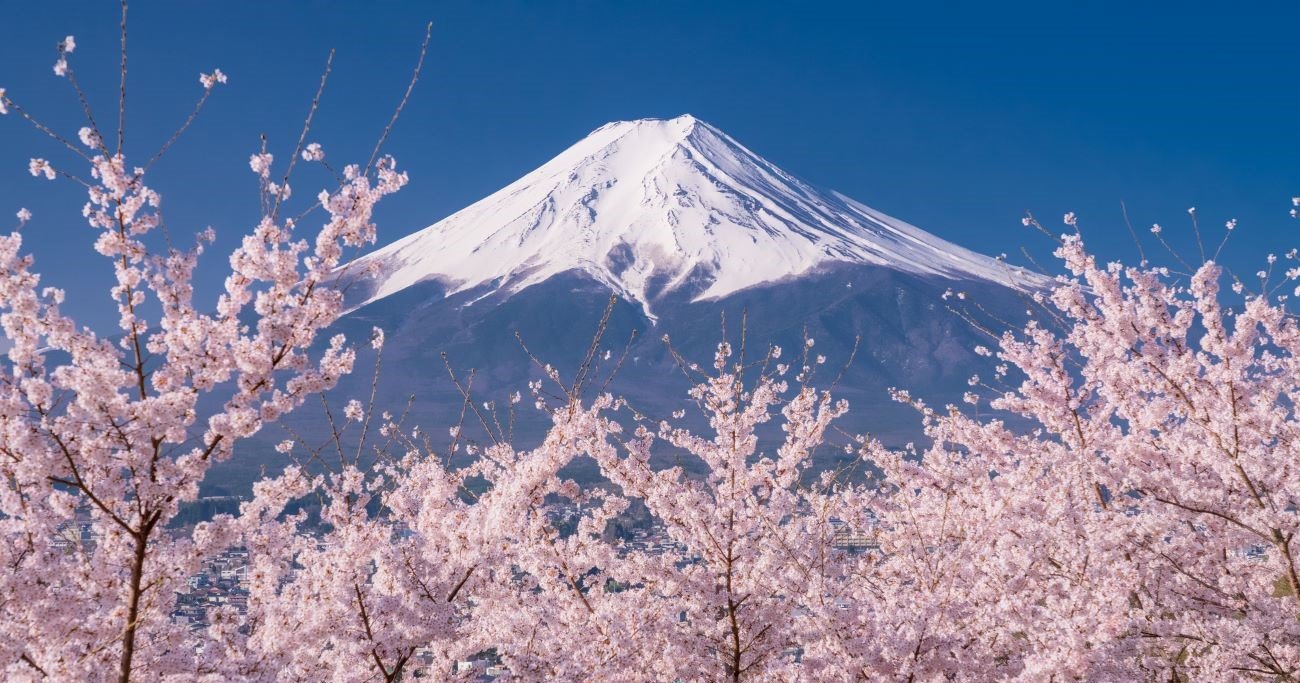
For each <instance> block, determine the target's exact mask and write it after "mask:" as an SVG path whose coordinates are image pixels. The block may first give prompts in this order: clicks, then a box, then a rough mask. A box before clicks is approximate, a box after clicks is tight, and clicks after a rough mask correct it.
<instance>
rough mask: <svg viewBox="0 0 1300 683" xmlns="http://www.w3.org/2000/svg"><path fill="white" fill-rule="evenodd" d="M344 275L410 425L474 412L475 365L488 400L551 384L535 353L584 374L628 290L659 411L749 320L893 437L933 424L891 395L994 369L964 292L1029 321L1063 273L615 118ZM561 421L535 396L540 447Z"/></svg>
mask: <svg viewBox="0 0 1300 683" xmlns="http://www.w3.org/2000/svg"><path fill="white" fill-rule="evenodd" d="M338 280H339V282H340V283H342V284H343V286H344V287H346V302H347V306H348V307H349V313H348V314H347V315H346V316H345V317H344V318H343V319H342V320H340V321H339V322H337V323H336V327H337V328H338V329H339V331H341V332H344V333H346V334H347V335H348V336H349V338H352V339H365V338H367V336H368V335H369V333H370V329H371V327H372V326H377V327H379V328H381V329H383V330H384V331H385V333H386V336H387V342H386V345H385V347H384V361H383V363H384V372H383V374H382V376H381V378H380V390H379V394H378V395H379V396H381V397H385V396H387V397H391V399H392V401H393V405H389V406H381V408H389V409H392V410H393V412H394V413H396V412H399V411H400V410H403V409H405V408H406V401H407V397H412V398H411V399H410V400H411V401H412V403H411V404H410V410H411V411H412V412H411V418H410V419H411V421H412V422H413V423H414V424H420V425H422V426H424V427H426V428H429V427H436V426H439V425H441V426H446V425H449V424H454V423H455V421H456V420H457V419H458V416H459V415H460V412H461V409H462V401H463V398H462V396H461V395H460V393H459V392H458V390H457V389H456V388H455V387H454V386H453V385H452V383H451V382H450V381H449V379H448V374H447V371H448V369H449V367H450V369H452V370H453V371H455V372H456V374H457V376H458V377H459V378H460V379H461V381H462V382H464V381H468V380H469V378H470V377H472V378H473V380H472V381H473V393H474V395H475V401H488V400H494V399H495V400H498V404H501V405H503V404H502V403H501V401H500V399H503V398H504V397H505V396H506V395H508V394H509V393H511V392H514V391H516V390H519V389H522V388H525V387H526V384H527V382H529V381H530V380H534V379H538V378H540V377H541V371H540V370H539V368H538V367H537V364H536V363H534V362H533V360H532V359H533V358H537V359H540V360H541V361H542V362H544V363H550V364H552V365H554V366H555V367H557V368H559V369H560V370H561V371H562V372H564V373H565V374H566V376H572V373H573V372H574V371H575V370H576V369H577V368H578V367H579V366H580V365H581V364H582V362H583V359H584V357H585V356H586V352H587V349H588V348H589V346H590V343H591V339H592V335H593V333H594V332H595V330H596V329H597V327H598V326H599V325H600V322H601V318H602V314H603V312H604V311H605V308H606V305H607V303H608V302H609V301H610V298H611V295H613V296H614V297H615V300H616V303H615V304H614V307H613V309H612V312H611V314H610V317H609V318H608V320H607V321H606V323H607V324H606V331H605V336H604V338H603V342H602V349H601V351H602V353H600V354H599V355H598V358H603V357H604V353H603V351H605V350H608V351H611V356H612V358H613V359H614V360H617V358H618V357H619V356H621V355H623V354H624V352H626V361H625V362H624V363H623V364H622V365H621V366H620V369H619V371H618V373H617V375H615V376H614V378H613V380H612V382H610V383H609V385H608V389H609V390H610V391H613V392H615V393H617V394H620V395H623V396H626V397H627V398H628V400H629V401H630V403H631V404H632V405H633V406H634V407H635V408H637V409H638V410H639V411H641V412H642V413H643V414H646V415H649V416H651V417H656V418H658V417H666V416H667V415H668V414H669V413H671V412H673V411H674V410H675V409H677V408H678V407H681V406H682V405H683V403H684V401H685V400H687V399H686V389H687V388H688V387H689V386H690V384H691V380H690V379H688V377H687V375H688V374H689V373H688V372H684V371H683V369H682V367H681V366H680V364H679V358H683V357H684V358H685V359H687V360H688V361H693V362H697V363H699V364H700V365H702V366H707V365H708V364H709V363H708V362H709V361H710V360H711V359H712V353H713V349H714V348H715V346H716V344H717V343H718V342H719V341H720V340H721V339H722V338H723V337H724V336H726V337H728V338H729V339H730V340H731V341H732V342H733V343H734V342H737V341H738V340H739V338H740V336H741V334H742V330H741V328H742V325H743V327H744V330H743V335H744V338H745V341H746V343H748V344H749V346H750V348H751V349H754V348H763V347H764V346H765V345H766V344H769V343H770V344H778V345H781V346H783V347H785V348H787V349H798V348H801V347H802V344H803V341H804V336H805V335H807V336H808V337H811V338H813V339H815V343H816V354H818V355H825V356H826V357H827V359H828V360H827V363H826V365H825V366H822V367H823V368H824V369H823V370H822V372H823V376H822V378H821V379H822V380H825V381H830V380H832V379H834V378H835V377H836V376H837V375H839V376H840V379H839V382H838V384H837V386H836V388H835V392H836V394H837V395H839V396H841V397H844V398H847V399H849V401H850V404H851V406H852V408H851V412H850V414H849V415H848V416H847V417H846V418H845V419H844V420H843V421H842V422H841V426H842V427H843V428H844V429H845V430H847V431H850V432H854V433H863V432H871V433H872V434H873V435H874V436H876V437H878V438H881V439H882V440H884V441H885V442H886V443H892V444H901V443H904V442H906V441H911V440H915V439H918V438H919V437H920V430H919V420H918V418H917V416H916V415H915V413H913V412H912V411H911V409H910V408H906V407H902V406H899V405H898V404H896V403H894V402H892V401H891V400H890V399H889V397H888V392H887V389H888V388H889V387H891V386H896V387H902V388H907V389H909V390H910V391H911V392H912V393H913V394H914V395H916V396H919V397H923V398H925V399H926V400H927V401H928V402H929V403H931V404H932V405H933V404H939V405H941V404H942V403H945V402H957V401H959V400H960V398H961V395H962V393H963V391H964V390H966V389H968V387H967V383H966V380H967V379H968V378H969V377H970V375H971V374H974V373H976V372H980V371H983V370H985V369H986V364H987V362H988V361H987V359H984V358H980V357H979V356H977V355H976V354H975V353H974V352H973V348H974V347H975V346H977V345H978V344H980V343H988V341H987V339H986V338H984V337H982V336H981V335H980V333H979V332H978V331H977V330H976V329H975V328H974V327H973V326H972V325H971V324H970V323H969V322H968V321H966V320H962V319H961V318H960V317H959V316H957V315H954V313H953V312H952V311H951V310H950V309H949V307H948V306H949V304H950V303H952V301H949V302H945V301H944V298H945V297H944V293H945V292H946V291H948V290H954V291H959V292H965V293H966V294H967V298H968V300H972V301H978V302H979V305H980V307H981V308H982V309H983V311H984V312H987V313H990V314H991V316H993V317H996V318H1000V319H1002V320H1004V321H1008V322H1010V323H1012V324H1014V323H1016V322H1017V321H1019V320H1023V318H1024V314H1025V308H1026V304H1025V302H1024V298H1025V295H1026V294H1027V293H1029V292H1032V291H1034V290H1036V289H1039V288H1041V287H1044V286H1046V285H1047V283H1048V282H1049V281H1048V280H1047V278H1045V277H1043V276H1040V275H1036V274H1033V273H1029V272H1026V271H1024V270H1022V269H1019V268H1016V267H1013V266H1010V265H1008V264H1006V263H1004V262H1002V261H1000V260H998V259H993V258H989V257H987V256H983V255H980V254H977V253H975V252H972V251H969V250H967V249H964V248H961V247H959V246H957V245H954V244H952V243H949V242H947V241H945V240H942V239H940V238H938V237H935V236H934V235H931V234H929V233H927V232H925V231H924V230H922V229H920V228H918V227H915V226H913V225H910V224H908V223H906V222H903V221H900V220H898V219H895V218H891V217H890V216H887V215H885V214H883V213H880V212H879V211H876V210H874V209H872V208H870V207H868V206H865V205H863V204H861V203H859V202H857V201H854V200H852V199H849V198H848V197H845V196H843V195H840V194H838V193H835V192H830V191H825V190H821V189H818V188H815V187H813V186H811V185H809V184H807V183H805V182H803V181H801V180H799V179H797V178H796V177H794V176H793V175H791V174H789V173H787V172H785V171H783V170H781V169H779V168H777V167H776V166H775V165H773V164H772V163H770V162H768V161H766V160H764V159H763V158H762V157H760V156H758V155H757V154H755V153H754V152H751V151H750V150H749V149H747V148H745V147H744V146H743V145H741V144H740V143H738V142H736V141H735V140H734V139H732V138H731V137H729V136H728V135H726V134H725V133H723V132H722V131H720V130H718V129H717V128H715V127H713V126H712V125H709V124H707V123H705V122H703V121H700V120H698V119H696V118H694V117H691V116H679V117H677V118H673V119H666V120H661V119H643V120H639V121H626V122H619V123H611V124H608V125H605V126H602V127H601V128H598V129H596V130H595V131H593V132H592V133H591V134H590V135H588V136H587V137H586V138H584V139H582V140H580V141H579V142H578V143H577V144H575V145H573V146H572V147H570V148H569V149H567V150H565V151H563V152H561V153H560V154H559V155H558V156H556V157H555V158H554V159H551V160H550V161H548V162H546V163H545V164H543V165H542V166H541V167H539V168H537V169H536V170H534V171H532V172H530V173H528V174H526V175H524V176H523V177H522V178H520V179H519V180H517V181H515V182H513V183H511V184H509V185H507V186H506V187H504V188H502V189H501V190H499V191H497V192H495V193H493V194H492V195H490V196H488V197H486V198H484V199H482V200H480V201H478V202H476V203H474V204H472V205H470V206H469V207H466V208H465V209H462V210H461V211H458V212H456V213H455V214H453V215H451V216H449V217H447V218H445V219H443V220H441V221H439V222H437V223H434V224H433V225H431V226H429V227H427V228H425V229H423V230H420V231H418V232H415V233H413V234H411V235H409V236H407V237H405V238H402V239H399V240H397V241H396V242H393V243H391V244H389V245H388V246H385V247H383V248H381V249H378V250H376V251H374V252H372V253H370V254H368V255H366V256H364V257H362V258H360V259H358V260H356V261H354V262H352V263H351V264H349V265H347V266H346V267H344V268H343V269H342V270H341V271H340V272H339V274H338ZM742 320H743V321H744V322H743V323H742ZM665 336H667V337H668V338H670V339H671V343H672V347H671V349H670V348H668V346H667V345H666V344H665V343H664V341H663V338H664V337H665ZM520 340H522V341H523V342H524V344H526V346H527V351H525V350H524V349H523V348H522V346H523V345H521V344H520ZM855 349H856V354H855V353H854V350H855ZM530 354H531V356H532V357H531V358H530ZM675 354H679V355H675ZM753 355H754V352H753V351H751V352H750V357H751V358H752V357H753ZM850 358H853V362H852V363H851V364H850V365H848V366H847V367H845V368H844V371H843V373H842V374H841V373H840V366H841V365H843V364H844V363H845V362H846V361H848V360H849V359H850ZM612 362H613V361H609V362H606V367H605V368H602V369H601V370H600V371H601V372H604V371H605V370H608V369H609V367H608V366H609V364H610V363H612ZM369 382H370V377H369V376H367V373H366V372H365V371H364V370H363V369H360V368H359V369H358V371H357V373H356V374H355V375H353V376H352V377H350V378H348V379H347V380H346V382H345V383H344V384H341V385H340V388H339V390H338V393H339V394H341V395H347V396H349V397H354V396H358V395H362V393H368V391H369ZM601 382H602V383H603V379H602V380H601ZM542 427H544V419H543V417H542V416H541V415H539V414H536V413H535V411H533V410H531V409H525V410H520V411H519V421H518V422H517V423H516V429H515V434H514V436H515V437H516V439H518V440H521V441H522V442H524V443H525V445H526V443H527V442H528V441H529V440H530V439H532V438H535V437H536V436H538V435H539V434H540V433H541V428H542ZM823 457H825V458H827V461H826V462H825V463H824V464H825V465H826V466H833V465H835V458H836V457H839V456H837V455H835V454H833V453H830V452H827V453H826V455H825V456H823ZM687 466H688V467H689V465H687Z"/></svg>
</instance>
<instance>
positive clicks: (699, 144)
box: [358, 114, 1032, 320]
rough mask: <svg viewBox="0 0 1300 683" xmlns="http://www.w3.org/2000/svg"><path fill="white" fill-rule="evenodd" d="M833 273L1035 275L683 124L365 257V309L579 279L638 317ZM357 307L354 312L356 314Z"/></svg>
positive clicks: (613, 135) (635, 128) (536, 174)
mask: <svg viewBox="0 0 1300 683" xmlns="http://www.w3.org/2000/svg"><path fill="white" fill-rule="evenodd" d="M835 262H847V263H861V264H871V265H877V266H884V267H889V268H893V269H895V270H900V271H904V272H910V273H915V274H921V275H934V276H939V277H945V278H949V279H956V280H988V281H994V282H998V283H1001V284H1005V285H1009V286H1018V285H1020V284H1021V283H1027V282H1030V281H1031V280H1032V276H1029V275H1027V274H1024V273H1022V272H1021V271H1019V270H1018V269H1013V268H1011V267H1010V266H1007V265H1005V264H1003V263H1001V262H998V261H995V260H993V259H990V258H988V257H985V256H981V255H979V254H976V253H974V252H970V251H967V250H965V249H962V248H961V247H958V246H956V245H953V244H951V243H949V242H946V241H944V240H941V239H939V238H938V237H935V236H933V235H931V234H929V233H927V232H925V231H923V230H921V229H920V228H917V227H915V226H912V225H909V224H907V223H905V222H902V221H899V220H897V219H894V218H891V217H889V216H886V215H884V214H882V213H880V212H877V211H875V210H874V209H871V208H869V207H867V206H865V205H863V204H860V203H858V202H855V201H853V200H852V199H849V198H847V197H844V196H843V195H840V194H838V193H835V192H826V191H822V190H818V189H816V188H814V187H812V186H810V185H808V184H806V183H804V182H802V181H800V180H798V179H797V178H795V177H793V176H791V175H789V174H788V173H786V172H784V171H782V170H781V169H779V168H777V167H776V166H774V165H773V164H771V163H770V162H768V161H766V160H765V159H763V158H762V157H759V156H758V155H757V154H754V153H753V152H751V151H750V150H748V149H746V148H745V147H743V146H742V145H740V143H738V142H736V141H735V140H733V139H732V138H731V137H729V136H728V135H726V134H725V133H723V132H722V131H720V130H718V129H717V128H715V127H713V126H711V125H709V124H708V123H705V122H703V121H700V120H699V119H696V118H695V117H694V116H691V115H690V114H683V115H681V116H678V117H675V118H671V119H638V120H633V121H619V122H614V123H609V124H606V125H604V126H602V127H600V128H597V129H596V130H594V131H592V132H591V134H589V135H588V136H587V137H585V138H583V139H582V140H580V141H578V142H577V143H576V144H574V145H573V146H571V147H570V148H568V149H567V150H565V151H563V152H561V153H560V154H559V155H558V156H556V157H555V158H554V159H551V160H550V161H548V162H547V163H545V164H543V165H542V166H541V167H539V168H537V169H536V170H534V171H532V172H531V173H528V174H527V175H525V176H523V177H522V178H520V179H519V180H517V181H515V182H513V183H511V184H510V185H507V186H506V187H504V188H502V189H501V190H499V191H497V192H495V193H494V194H492V195H491V196H489V197H487V198H485V199H483V200H481V201H479V202H477V203H475V204H473V205H471V206H469V207H467V208H465V209H462V210H461V211H458V212H456V213H455V214H453V215H452V216H450V217H448V218H446V219H444V220H442V221H440V222H438V223H436V224H434V225H432V226H430V227H428V228H425V229H424V230H421V231H419V232H416V233H414V234H412V235H409V236H407V237H405V238H403V239H401V240H398V241H397V242H394V243H393V244H390V245H388V246H387V247H384V248H383V249H379V250H377V251H375V252H373V253H372V254H369V255H367V256H365V257H363V258H362V259H361V260H360V261H359V262H358V265H364V266H366V268H365V270H364V271H363V272H367V273H372V274H373V278H374V279H373V281H371V282H370V283H369V285H370V286H369V287H367V292H368V294H369V297H368V298H367V299H366V303H368V302H370V301H374V300H376V299H379V298H382V297H384V296H388V295H389V294H393V293H395V292H397V291H400V290H402V289H405V288H406V287H409V286H411V285H413V284H416V283H418V282H421V281H424V280H430V279H433V280H438V281H441V282H442V283H443V284H444V285H446V291H447V294H448V296H450V295H452V294H456V293H459V292H466V291H471V290H473V291H476V292H481V294H480V296H488V295H490V294H493V293H497V292H500V293H503V294H505V295H506V296H509V295H510V294H512V293H514V292H518V291H520V290H522V289H525V288H527V287H530V286H532V285H535V284H539V283H541V282H544V281H546V280H548V279H550V278H552V277H554V276H556V275H560V274H562V273H569V272H578V273H581V274H584V275H586V276H587V277H590V278H592V279H594V280H596V281H597V282H599V283H601V284H603V285H605V286H607V287H609V288H610V289H611V290H613V291H614V292H616V293H618V294H619V295H620V296H622V297H623V298H625V299H628V300H630V301H634V302H636V303H638V304H640V305H641V307H642V308H643V310H644V311H645V313H646V315H647V316H648V317H650V318H651V319H652V320H653V319H654V314H653V312H652V307H653V301H654V300H655V299H656V298H658V297H660V296H662V295H664V294H666V293H669V292H673V291H677V290H683V291H685V292H686V293H687V294H689V295H690V296H691V297H692V298H693V299H694V300H701V299H714V298H721V297H725V296H727V295H729V294H731V293H734V292H736V291H739V290H742V289H745V288H748V287H753V286H756V285H759V284H764V283H769V282H775V281H779V280H784V279H788V278H795V277H799V276H800V275H803V274H806V273H809V272H810V271H813V270H814V269H816V268H818V267H819V266H823V265H827V264H830V263H835ZM363 305H364V304H363Z"/></svg>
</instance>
